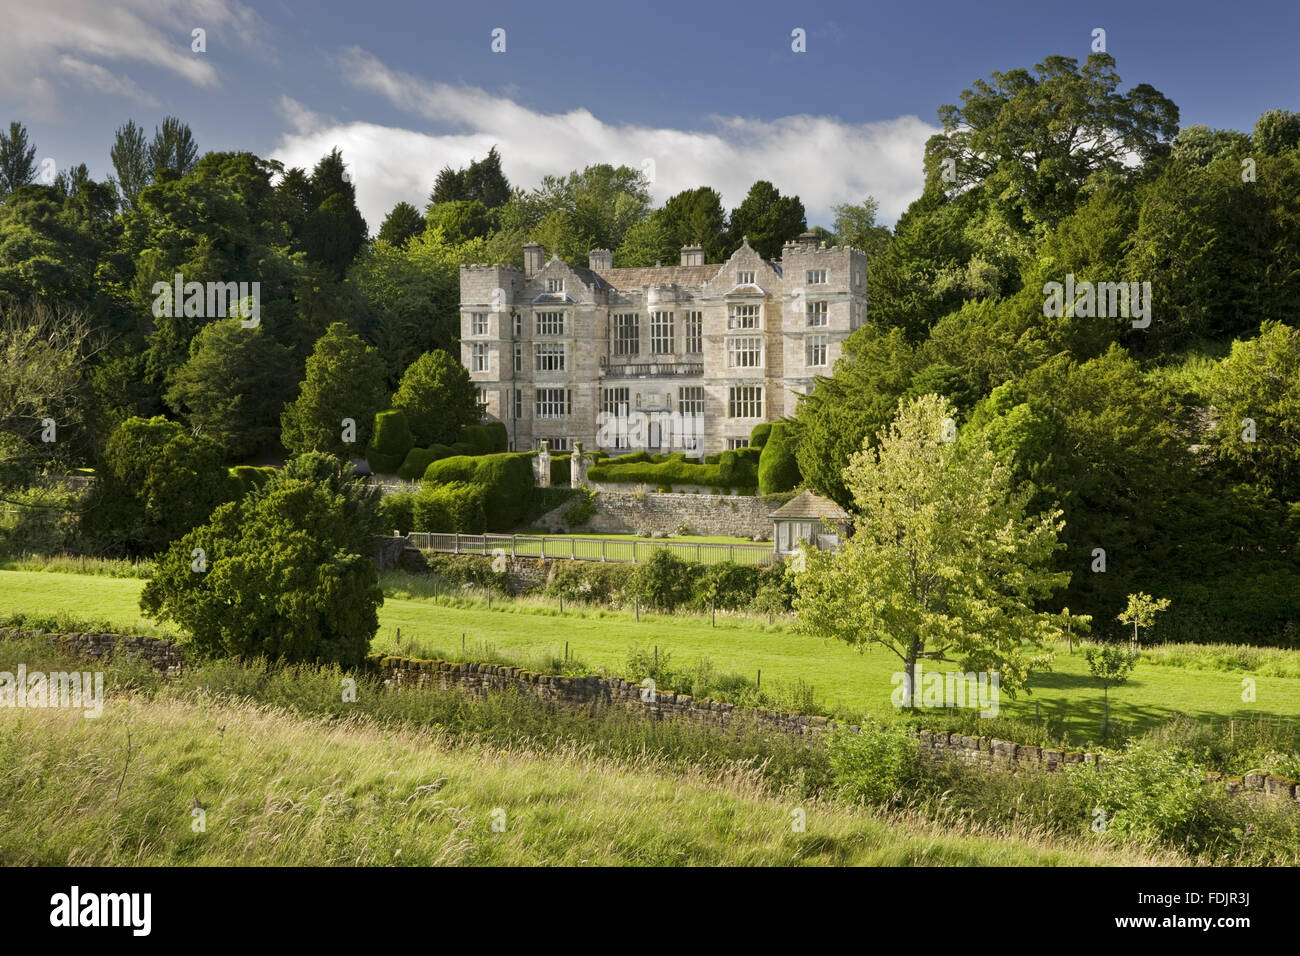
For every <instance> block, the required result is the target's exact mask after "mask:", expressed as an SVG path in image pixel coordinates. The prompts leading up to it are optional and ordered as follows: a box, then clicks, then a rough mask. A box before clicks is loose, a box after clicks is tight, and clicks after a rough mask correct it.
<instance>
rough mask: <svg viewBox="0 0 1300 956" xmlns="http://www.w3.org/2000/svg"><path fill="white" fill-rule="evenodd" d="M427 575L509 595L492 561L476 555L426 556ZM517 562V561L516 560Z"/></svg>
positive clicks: (502, 578) (504, 581)
mask: <svg viewBox="0 0 1300 956" xmlns="http://www.w3.org/2000/svg"><path fill="white" fill-rule="evenodd" d="M425 560H426V561H427V562H428V567H429V574H430V575H432V576H433V577H435V578H438V579H440V580H443V581H451V582H453V583H455V584H461V585H467V586H470V587H477V588H483V589H484V590H485V591H495V592H496V593H498V594H509V593H510V589H509V587H507V584H506V579H505V575H504V574H500V573H498V572H497V570H496V569H495V568H494V567H493V565H492V561H493V559H492V558H491V557H489V556H487V555H478V554H456V555H452V554H426V555H425ZM516 560H518V559H516Z"/></svg>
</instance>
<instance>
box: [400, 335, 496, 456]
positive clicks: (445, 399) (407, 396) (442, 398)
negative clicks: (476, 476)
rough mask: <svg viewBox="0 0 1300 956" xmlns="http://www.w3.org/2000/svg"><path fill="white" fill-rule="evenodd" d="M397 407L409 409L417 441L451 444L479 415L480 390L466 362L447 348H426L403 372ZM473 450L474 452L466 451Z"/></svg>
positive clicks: (409, 417)
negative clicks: (471, 377)
mask: <svg viewBox="0 0 1300 956" xmlns="http://www.w3.org/2000/svg"><path fill="white" fill-rule="evenodd" d="M393 407H394V408H400V409H402V410H403V411H405V412H406V416H407V421H408V422H409V423H410V426H411V433H412V435H414V436H415V441H416V442H417V443H419V444H421V445H433V444H447V443H449V442H453V441H456V440H457V439H458V438H460V436H461V429H462V427H464V426H467V425H474V424H475V423H476V422H477V421H478V419H479V406H478V390H477V389H476V388H475V386H474V383H473V382H472V381H470V377H469V372H468V371H467V370H466V369H465V366H463V365H461V364H460V362H459V361H458V360H457V359H456V358H455V357H453V356H452V355H450V354H449V353H447V352H444V351H442V350H441V349H435V350H434V351H432V352H425V353H424V354H423V355H421V356H420V357H419V358H417V359H416V360H415V361H414V362H412V363H411V364H410V365H409V366H408V367H407V369H406V371H404V372H403V373H402V379H401V381H400V382H399V383H398V385H397V391H396V392H395V393H394V394H393ZM466 454H472V452H466Z"/></svg>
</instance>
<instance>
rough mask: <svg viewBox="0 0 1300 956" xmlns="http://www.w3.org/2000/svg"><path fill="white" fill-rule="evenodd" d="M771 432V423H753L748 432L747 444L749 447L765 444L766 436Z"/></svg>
mask: <svg viewBox="0 0 1300 956" xmlns="http://www.w3.org/2000/svg"><path fill="white" fill-rule="evenodd" d="M771 434H772V423H771V422H762V423H761V424H758V425H755V426H754V430H753V431H752V432H750V433H749V445H750V447H751V448H762V447H763V446H764V445H766V444H767V439H768V436H770V435H771Z"/></svg>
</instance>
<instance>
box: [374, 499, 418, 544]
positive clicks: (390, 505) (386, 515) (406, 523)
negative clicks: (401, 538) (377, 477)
mask: <svg viewBox="0 0 1300 956" xmlns="http://www.w3.org/2000/svg"><path fill="white" fill-rule="evenodd" d="M379 517H380V520H381V521H382V522H383V524H384V527H385V528H386V529H387V530H389V531H400V532H401V533H402V534H410V533H411V532H412V531H414V530H415V494H414V493H412V492H410V491H399V492H396V493H395V494H391V495H385V496H384V498H383V499H382V500H381V501H380V502H379Z"/></svg>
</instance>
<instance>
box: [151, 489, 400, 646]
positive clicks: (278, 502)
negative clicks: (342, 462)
mask: <svg viewBox="0 0 1300 956" xmlns="http://www.w3.org/2000/svg"><path fill="white" fill-rule="evenodd" d="M340 480H341V479H340ZM350 491H351V489H346V490H345V489H343V488H342V486H341V485H340V484H339V481H335V480H333V479H329V480H321V481H314V480H308V479H305V478H302V477H296V476H295V475H294V474H291V473H289V471H288V469H287V468H286V470H285V472H283V473H282V474H280V475H277V476H276V477H275V478H274V479H272V480H271V481H269V482H267V484H266V486H265V487H264V488H263V489H262V490H260V491H258V492H257V493H256V494H250V495H247V496H245V497H244V498H241V499H240V500H238V501H233V502H228V503H226V504H224V505H222V506H221V507H219V508H217V510H216V511H215V512H213V514H212V517H211V518H210V519H209V520H208V521H207V522H206V523H205V524H203V525H200V526H199V527H196V528H194V529H193V530H192V531H190V532H189V533H187V534H185V535H184V536H183V537H181V538H180V539H178V540H177V541H175V542H173V544H172V545H171V547H170V548H169V549H168V550H167V552H166V553H165V554H164V555H163V556H162V557H161V558H159V560H158V562H157V565H156V567H155V570H154V575H153V577H152V578H151V579H150V580H149V582H148V583H147V584H146V585H145V588H144V591H143V593H142V594H141V597H140V607H141V609H142V610H144V612H145V613H146V614H147V615H149V616H150V617H152V618H154V619H156V620H172V621H175V622H176V623H177V624H179V625H180V626H181V627H182V628H183V629H184V630H185V631H186V632H187V633H188V634H189V637H188V639H187V641H186V647H187V648H188V649H189V650H191V651H196V652H197V653H198V655H202V656H214V657H215V656H222V655H232V656H237V657H243V658H247V657H252V656H265V657H267V658H270V659H273V660H284V661H289V662H307V661H316V662H322V663H334V664H340V665H343V666H352V665H357V664H360V663H361V661H362V660H363V659H364V657H365V654H366V651H367V650H368V649H369V647H370V640H371V638H372V637H373V636H374V634H375V631H376V630H377V629H378V627H379V616H378V607H379V604H380V602H381V601H383V592H382V591H381V590H380V588H379V579H378V575H377V572H376V571H375V565H374V563H373V562H372V561H371V560H370V557H369V555H367V554H362V553H359V552H358V551H357V550H356V547H357V545H358V544H360V543H361V542H360V541H359V539H360V538H361V537H362V535H359V534H358V533H357V532H356V531H355V530H354V528H355V524H356V521H355V519H356V514H355V513H354V512H355V506H356V504H357V501H358V500H359V499H358V498H357V496H356V495H355V494H351V493H350ZM195 548H202V549H204V550H205V551H206V553H207V562H208V564H207V570H206V571H205V572H203V573H195V571H194V569H193V566H192V562H193V560H194V559H193V550H194V549H195ZM260 594H264V595H266V596H265V597H264V598H260V599H255V600H250V595H260Z"/></svg>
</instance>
